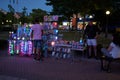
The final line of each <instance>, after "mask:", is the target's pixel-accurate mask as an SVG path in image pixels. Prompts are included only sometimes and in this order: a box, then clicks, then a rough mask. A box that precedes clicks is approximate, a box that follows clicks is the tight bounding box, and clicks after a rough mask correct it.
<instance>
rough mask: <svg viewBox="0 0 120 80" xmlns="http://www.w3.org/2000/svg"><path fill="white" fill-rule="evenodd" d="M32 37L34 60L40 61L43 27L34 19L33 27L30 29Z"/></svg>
mask: <svg viewBox="0 0 120 80" xmlns="http://www.w3.org/2000/svg"><path fill="white" fill-rule="evenodd" d="M31 29H32V35H31V36H32V37H33V47H34V59H35V60H42V55H41V54H42V53H41V52H42V50H41V49H42V35H43V26H42V25H41V24H39V19H38V18H36V19H35V21H34V25H33V26H32V27H31Z"/></svg>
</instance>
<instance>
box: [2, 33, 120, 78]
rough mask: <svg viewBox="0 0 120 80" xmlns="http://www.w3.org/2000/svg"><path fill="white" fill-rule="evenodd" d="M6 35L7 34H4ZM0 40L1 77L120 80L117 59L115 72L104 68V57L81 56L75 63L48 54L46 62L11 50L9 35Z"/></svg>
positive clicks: (113, 66)
mask: <svg viewBox="0 0 120 80" xmlns="http://www.w3.org/2000/svg"><path fill="white" fill-rule="evenodd" d="M1 36H3V35H1ZM3 37H4V38H5V39H3V38H2V40H0V80H120V69H119V68H120V64H119V63H113V65H112V73H106V72H102V71H100V61H99V60H95V59H87V58H81V60H80V61H79V60H77V59H76V60H75V61H74V63H71V60H70V59H62V60H55V59H54V58H52V57H49V58H44V61H43V62H39V61H35V60H33V57H32V56H31V57H25V56H17V55H16V56H10V55H8V54H7V48H8V42H7V40H6V38H7V36H3Z"/></svg>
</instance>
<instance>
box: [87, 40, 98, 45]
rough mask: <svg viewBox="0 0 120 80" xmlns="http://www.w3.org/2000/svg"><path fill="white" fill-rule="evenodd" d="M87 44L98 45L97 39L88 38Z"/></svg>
mask: <svg viewBox="0 0 120 80" xmlns="http://www.w3.org/2000/svg"><path fill="white" fill-rule="evenodd" d="M87 45H88V46H96V45H97V41H96V39H87Z"/></svg>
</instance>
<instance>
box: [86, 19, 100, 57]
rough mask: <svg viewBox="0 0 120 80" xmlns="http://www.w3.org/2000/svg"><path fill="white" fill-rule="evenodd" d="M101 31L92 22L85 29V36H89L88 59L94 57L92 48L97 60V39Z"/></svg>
mask: <svg viewBox="0 0 120 80" xmlns="http://www.w3.org/2000/svg"><path fill="white" fill-rule="evenodd" d="M98 32H99V29H98V27H97V26H95V25H94V24H93V22H92V21H90V22H89V23H88V25H87V26H86V29H85V34H86V35H87V45H88V58H91V57H92V54H91V53H92V47H93V51H94V56H95V58H97V40H96V39H97V37H98Z"/></svg>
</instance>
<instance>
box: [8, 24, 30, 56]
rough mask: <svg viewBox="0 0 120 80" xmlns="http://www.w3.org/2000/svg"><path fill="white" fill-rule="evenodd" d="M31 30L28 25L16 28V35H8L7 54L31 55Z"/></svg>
mask: <svg viewBox="0 0 120 80" xmlns="http://www.w3.org/2000/svg"><path fill="white" fill-rule="evenodd" d="M31 32H32V30H31V28H30V26H28V25H24V26H20V25H19V26H18V29H17V33H10V36H9V40H8V41H9V48H8V53H9V54H10V55H15V54H18V55H31V54H32V41H31Z"/></svg>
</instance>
